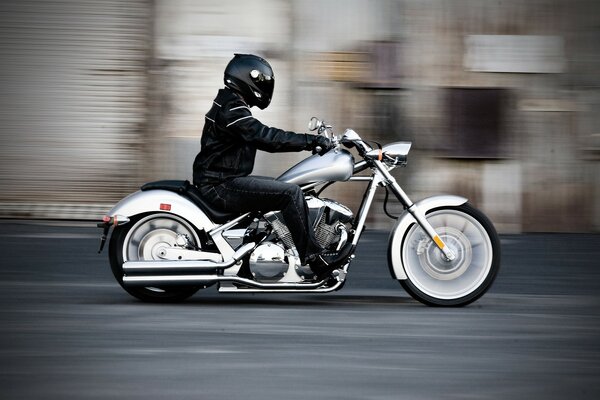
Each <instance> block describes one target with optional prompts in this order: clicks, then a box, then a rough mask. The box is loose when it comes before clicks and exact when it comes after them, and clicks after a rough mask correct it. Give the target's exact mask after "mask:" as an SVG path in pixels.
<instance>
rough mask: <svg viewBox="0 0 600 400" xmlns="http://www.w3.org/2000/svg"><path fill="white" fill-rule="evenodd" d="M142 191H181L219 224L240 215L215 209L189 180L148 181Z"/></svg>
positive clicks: (180, 192)
mask: <svg viewBox="0 0 600 400" xmlns="http://www.w3.org/2000/svg"><path fill="white" fill-rule="evenodd" d="M141 189H142V191H147V190H168V191H170V192H175V193H179V194H180V195H182V196H184V197H186V198H187V199H189V200H191V201H192V203H194V204H195V205H196V206H197V207H198V208H200V209H201V210H202V211H204V212H205V213H206V215H207V216H208V218H210V219H211V220H212V221H213V222H215V223H217V224H222V223H225V222H227V221H229V220H232V219H234V218H235V217H237V216H239V214H237V213H231V212H227V211H222V210H218V209H215V208H214V207H213V206H212V205H210V204H209V203H208V202H207V201H206V200H204V199H203V198H202V195H201V194H200V191H199V190H198V188H196V186H194V185H192V184H191V183H190V182H189V181H177V180H165V181H154V182H148V183H146V184H144V185H143V186H142V187H141Z"/></svg>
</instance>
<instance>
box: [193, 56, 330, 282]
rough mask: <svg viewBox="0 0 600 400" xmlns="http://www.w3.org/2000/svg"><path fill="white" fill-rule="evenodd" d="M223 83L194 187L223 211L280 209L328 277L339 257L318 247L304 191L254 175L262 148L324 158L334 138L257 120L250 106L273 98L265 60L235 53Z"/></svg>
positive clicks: (310, 259)
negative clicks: (315, 153) (310, 153)
mask: <svg viewBox="0 0 600 400" xmlns="http://www.w3.org/2000/svg"><path fill="white" fill-rule="evenodd" d="M224 82H225V88H223V89H220V90H219V92H218V94H217V97H216V98H215V99H214V101H213V104H212V107H211V109H210V110H209V111H208V113H207V114H206V120H205V124H204V129H203V131H202V139H201V146H202V147H201V150H200V153H198V155H197V156H196V159H195V160H194V184H195V185H196V186H197V187H198V188H199V189H200V192H201V193H202V195H203V197H204V198H205V200H206V201H208V202H209V203H210V204H212V205H213V206H214V207H216V208H219V209H222V210H226V211H232V212H239V213H243V212H249V211H262V212H266V211H274V210H281V212H282V214H283V218H284V220H285V222H286V225H287V226H288V229H289V230H290V233H291V235H292V239H293V240H294V244H295V245H296V249H297V250H298V254H299V255H300V259H301V261H302V263H303V264H304V263H310V265H311V268H312V269H313V271H314V272H315V273H317V275H319V276H324V275H327V274H328V273H329V272H331V270H332V269H333V268H335V264H334V262H335V261H334V258H335V254H333V255H332V254H325V253H324V250H323V248H322V247H321V246H320V245H319V244H318V243H317V241H316V239H315V236H314V232H313V229H312V227H311V226H310V223H309V219H308V207H307V205H306V201H305V199H304V193H303V192H302V190H301V189H300V187H299V186H298V185H295V184H292V183H286V182H281V181H278V180H275V179H273V178H265V177H258V176H252V175H250V173H251V172H252V169H253V168H254V159H255V156H256V151H257V150H264V151H268V152H271V153H273V152H291V151H301V150H313V151H315V150H317V149H318V148H321V149H322V150H321V154H323V153H324V152H325V151H327V150H329V149H330V148H331V147H332V142H331V140H329V139H328V138H326V137H324V136H321V135H309V134H304V133H294V132H288V131H284V130H281V129H277V128H271V127H268V126H266V125H263V124H262V123H261V122H260V121H259V120H257V119H256V118H254V117H253V116H252V113H251V112H250V107H253V106H257V107H258V108H260V109H261V110H262V109H265V108H267V107H268V105H269V103H270V102H271V97H272V95H273V88H274V84H275V77H274V76H273V69H272V68H271V66H270V65H269V63H268V62H267V61H266V60H264V59H263V58H261V57H258V56H255V55H252V54H235V56H234V57H233V59H232V60H231V61H230V62H229V64H228V65H227V67H226V68H225V74H224Z"/></svg>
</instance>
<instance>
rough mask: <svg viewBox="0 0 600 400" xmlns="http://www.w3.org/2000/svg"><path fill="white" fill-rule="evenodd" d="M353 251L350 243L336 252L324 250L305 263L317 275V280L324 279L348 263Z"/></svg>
mask: <svg viewBox="0 0 600 400" xmlns="http://www.w3.org/2000/svg"><path fill="white" fill-rule="evenodd" d="M353 249H354V246H353V245H352V243H346V244H345V245H344V246H343V247H342V248H341V249H340V250H338V251H331V250H325V251H323V252H322V253H320V254H315V255H313V256H311V257H310V258H309V259H308V260H307V261H308V263H309V265H310V269H312V271H313V272H314V273H315V274H316V275H317V279H325V278H327V277H328V276H329V275H330V274H331V273H332V272H333V271H334V270H336V269H337V268H339V267H341V266H342V265H344V264H345V263H346V262H347V261H348V259H349V258H350V256H351V255H352V250H353Z"/></svg>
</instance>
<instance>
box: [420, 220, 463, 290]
mask: <svg viewBox="0 0 600 400" xmlns="http://www.w3.org/2000/svg"><path fill="white" fill-rule="evenodd" d="M440 237H441V239H442V240H443V241H444V243H445V244H446V246H448V247H449V248H450V250H452V252H453V253H454V254H455V256H456V258H454V260H452V261H450V260H448V259H447V258H446V256H445V255H444V253H442V252H441V251H440V249H439V248H438V247H437V246H436V245H435V243H434V242H433V241H432V240H431V239H429V238H424V239H422V240H421V243H419V246H418V247H419V248H420V249H422V251H420V252H419V253H420V254H419V256H418V257H419V263H420V264H421V268H423V270H424V271H425V272H426V273H427V274H428V275H429V276H431V277H432V278H435V279H439V280H452V279H456V278H458V277H460V276H461V275H462V274H464V273H465V271H466V270H467V269H468V267H469V265H470V264H471V258H472V248H471V245H470V241H469V240H468V238H467V237H466V236H465V235H464V234H463V233H462V232H461V231H459V230H457V229H454V228H452V227H445V229H444V232H443V233H442V234H440Z"/></svg>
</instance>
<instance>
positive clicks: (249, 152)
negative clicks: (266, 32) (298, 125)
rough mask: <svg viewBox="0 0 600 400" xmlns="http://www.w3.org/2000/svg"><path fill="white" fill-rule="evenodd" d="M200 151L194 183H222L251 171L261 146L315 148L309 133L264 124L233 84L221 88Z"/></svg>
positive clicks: (270, 148) (281, 149)
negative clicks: (254, 115)
mask: <svg viewBox="0 0 600 400" xmlns="http://www.w3.org/2000/svg"><path fill="white" fill-rule="evenodd" d="M201 145H202V147H201V149H200V153H198V155H197V156H196V159H195V160H194V184H195V185H197V186H200V185H203V184H211V185H214V184H218V183H221V182H223V181H225V180H227V179H231V178H237V177H241V176H247V175H250V173H251V172H252V169H253V168H254V159H255V157H256V151H257V150H264V151H268V152H271V153H274V152H284V151H300V150H308V149H310V148H311V141H310V140H309V137H308V136H307V135H306V134H299V133H294V132H287V131H283V130H281V129H277V128H270V127H268V126H265V125H263V124H262V123H261V122H260V121H259V120H257V119H256V118H254V117H253V116H252V113H251V112H250V108H249V107H248V105H247V104H246V103H245V102H244V100H243V99H242V98H241V97H240V96H239V95H237V94H236V93H235V92H234V91H232V90H231V89H229V88H225V89H221V90H219V93H218V94H217V97H216V98H215V100H214V101H213V106H212V108H211V109H210V111H209V112H208V113H207V114H206V120H205V123H204V130H203V131H202V139H201Z"/></svg>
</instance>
